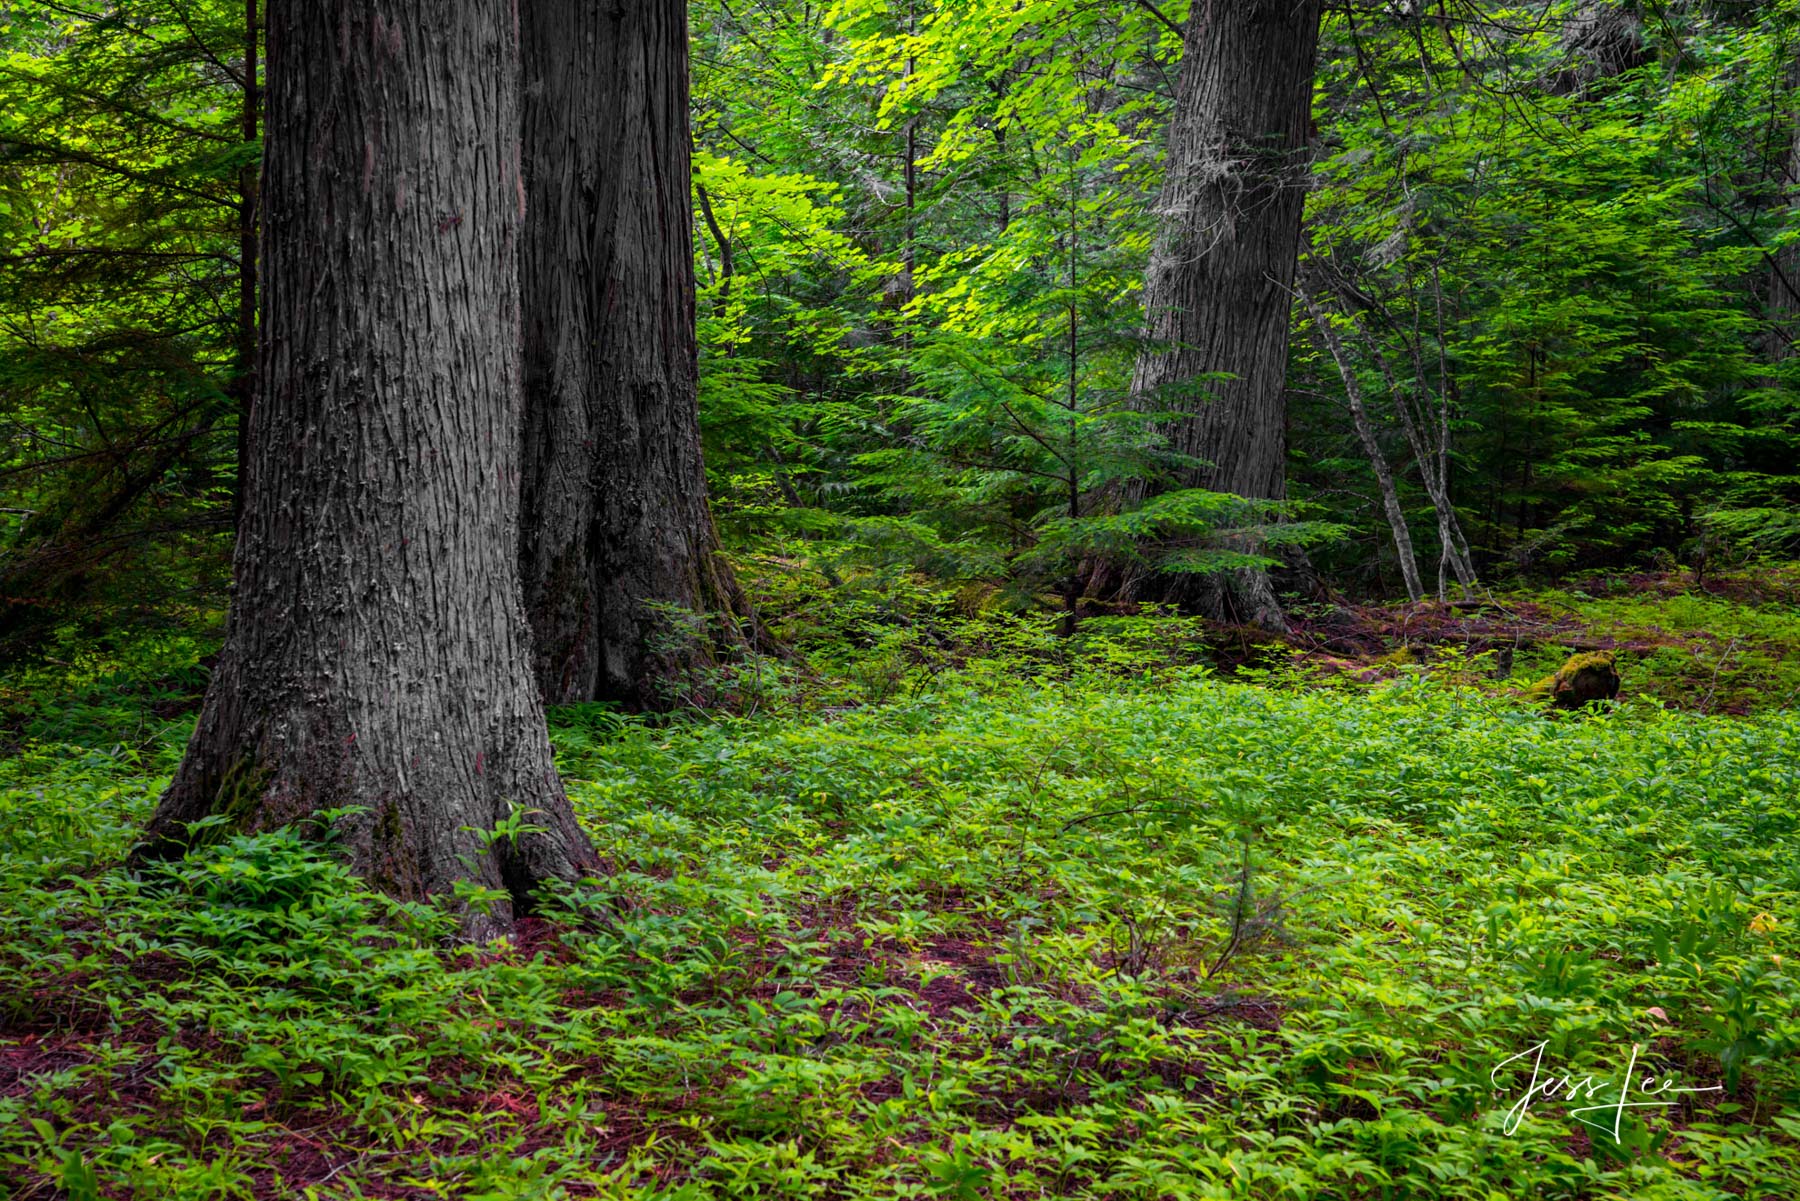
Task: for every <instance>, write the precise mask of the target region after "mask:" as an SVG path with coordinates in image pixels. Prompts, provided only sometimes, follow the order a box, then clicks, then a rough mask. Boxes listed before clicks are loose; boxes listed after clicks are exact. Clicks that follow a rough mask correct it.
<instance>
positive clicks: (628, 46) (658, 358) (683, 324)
mask: <svg viewBox="0 0 1800 1201" xmlns="http://www.w3.org/2000/svg"><path fill="white" fill-rule="evenodd" d="M521 18H522V22H523V39H524V81H525V88H524V112H523V122H524V123H523V129H524V156H525V158H524V161H525V177H526V182H525V186H526V193H527V197H528V201H529V203H528V209H527V211H528V213H529V214H530V215H529V218H528V220H527V222H526V231H525V240H524V244H523V247H522V250H521V255H520V272H521V281H522V291H523V297H524V312H525V334H524V337H525V341H524V347H525V352H524V354H525V357H524V373H525V398H526V401H525V421H524V448H525V449H524V456H525V457H524V471H525V476H524V507H523V520H522V527H521V539H520V554H521V558H520V571H521V577H522V581H523V584H524V592H525V607H526V612H527V615H528V616H529V618H530V621H531V626H532V630H533V632H534V634H535V641H536V663H535V667H536V676H537V682H538V686H539V688H540V689H541V691H542V693H543V696H544V699H545V700H546V701H549V702H552V703H557V702H563V701H582V700H595V699H602V700H624V701H627V702H629V703H633V704H637V705H643V706H654V705H657V704H659V703H662V702H664V701H665V700H666V699H667V697H666V696H665V695H663V693H664V690H663V689H662V688H661V687H660V685H661V684H662V683H663V682H665V681H667V680H668V679H670V678H671V677H673V676H675V675H677V674H679V672H680V671H681V670H682V669H683V668H685V667H687V666H689V665H691V664H694V663H703V662H705V661H706V660H708V659H710V657H711V655H712V653H713V651H714V649H715V648H716V644H717V641H718V639H720V638H721V637H722V638H724V639H726V640H735V639H736V638H737V637H738V627H737V622H738V621H739V620H740V619H744V618H748V617H749V608H748V605H747V604H746V602H745V601H744V598H743V595H742V593H741V592H740V591H739V589H738V587H737V584H736V581H735V580H734V579H733V577H732V574H731V571H730V568H729V567H728V565H727V564H726V563H725V561H724V560H723V558H722V557H721V556H720V555H719V545H718V535H717V533H716V532H715V530H714V527H713V523H712V517H711V514H710V513H709V511H708V509H707V503H706V475H705V471H704V469H703V467H702V465H701V460H700V425H699V400H698V376H697V352H696V343H695V332H694V261H693V243H692V234H691V222H692V214H691V210H690V201H689V190H688V189H689V185H690V175H691V168H690V165H689V135H688V73H687V10H686V8H685V6H684V5H683V4H681V3H680V2H679V0H624V2H623V3H622V4H619V5H594V4H586V3H582V2H581V0H524V3H523V5H522V9H521ZM671 606H672V607H674V608H676V609H679V610H685V611H687V612H689V613H692V614H697V615H703V616H706V617H709V618H717V619H719V620H718V625H719V626H721V627H723V628H715V629H713V630H709V631H697V630H694V629H691V628H689V627H688V626H687V625H686V623H684V622H683V621H682V620H681V619H680V618H679V617H676V616H672V615H671V614H670V613H669V607H671Z"/></svg>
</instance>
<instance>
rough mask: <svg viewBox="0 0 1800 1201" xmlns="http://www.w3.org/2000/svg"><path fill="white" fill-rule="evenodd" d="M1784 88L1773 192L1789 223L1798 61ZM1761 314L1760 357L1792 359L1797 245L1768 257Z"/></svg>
mask: <svg viewBox="0 0 1800 1201" xmlns="http://www.w3.org/2000/svg"><path fill="white" fill-rule="evenodd" d="M1787 85H1788V94H1787V97H1786V101H1787V104H1786V107H1787V109H1788V150H1787V157H1786V161H1785V162H1784V163H1783V165H1782V173H1781V179H1780V187H1779V188H1778V189H1777V192H1778V194H1779V195H1780V196H1781V197H1782V198H1783V200H1784V202H1785V204H1784V207H1786V208H1787V210H1788V219H1789V220H1792V219H1793V218H1794V216H1795V210H1796V209H1797V208H1800V204H1797V203H1796V201H1795V200H1794V197H1795V196H1796V194H1797V193H1800V58H1796V59H1795V60H1793V61H1792V62H1791V63H1789V65H1788V73H1787ZM1765 312H1766V322H1767V327H1768V333H1767V335H1766V336H1765V341H1764V357H1765V358H1766V360H1767V361H1768V362H1770V363H1781V362H1785V361H1786V360H1787V359H1789V358H1791V357H1793V354H1794V342H1795V340H1796V339H1800V243H1793V242H1790V243H1788V244H1787V245H1785V246H1783V247H1782V248H1781V249H1779V250H1777V251H1775V253H1774V255H1773V256H1772V257H1771V259H1770V262H1769V302H1768V304H1767V306H1766V308H1765Z"/></svg>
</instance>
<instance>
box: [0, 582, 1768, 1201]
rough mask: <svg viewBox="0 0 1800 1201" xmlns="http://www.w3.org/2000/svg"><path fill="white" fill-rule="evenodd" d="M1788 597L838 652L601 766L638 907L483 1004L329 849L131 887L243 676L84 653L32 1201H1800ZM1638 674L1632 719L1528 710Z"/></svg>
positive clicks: (564, 897) (22, 893)
mask: <svg viewBox="0 0 1800 1201" xmlns="http://www.w3.org/2000/svg"><path fill="white" fill-rule="evenodd" d="M1770 579H1773V580H1774V582H1773V583H1770V582H1769V581H1770ZM1656 581H1662V582H1661V583H1657V582H1656ZM1761 584H1762V585H1763V586H1766V587H1767V588H1769V589H1773V591H1770V592H1769V593H1768V594H1767V595H1763V596H1761V597H1758V596H1755V595H1749V594H1747V593H1745V592H1741V591H1739V592H1734V591H1732V589H1733V588H1734V587H1737V586H1735V585H1732V584H1730V583H1725V584H1721V585H1717V587H1718V588H1719V589H1720V591H1718V592H1712V591H1701V590H1698V589H1695V588H1693V587H1691V586H1683V585H1682V584H1681V583H1680V581H1678V580H1674V579H1673V578H1671V577H1654V578H1652V577H1645V578H1643V579H1641V580H1639V581H1637V582H1632V581H1629V580H1628V581H1624V582H1622V583H1621V584H1620V585H1619V586H1617V587H1612V586H1608V585H1606V584H1605V582H1603V581H1599V582H1590V583H1588V584H1586V585H1584V586H1582V587H1580V588H1571V589H1569V590H1567V591H1565V592H1562V593H1557V594H1544V593H1538V594H1534V595H1532V596H1530V597H1525V596H1522V595H1521V596H1504V597H1499V598H1496V600H1497V602H1498V604H1497V605H1496V606H1492V607H1484V608H1476V607H1472V606H1471V607H1465V608H1460V609H1443V608H1440V607H1436V606H1430V607H1427V606H1415V607H1413V608H1411V609H1406V608H1403V607H1399V606H1390V607H1385V608H1374V607H1371V608H1366V609H1364V608H1354V609H1351V608H1346V609H1343V610H1342V611H1339V612H1333V611H1330V610H1325V609H1319V610H1316V611H1313V610H1308V611H1303V612H1302V613H1300V614H1299V615H1298V617H1297V622H1296V631H1295V635H1294V638H1293V645H1288V646H1285V647H1283V648H1280V649H1277V650H1270V649H1268V648H1264V649H1263V650H1262V651H1261V652H1259V653H1258V654H1256V655H1248V654H1240V653H1237V652H1235V651H1233V650H1231V648H1230V647H1229V646H1225V647H1224V649H1223V650H1221V640H1220V639H1219V638H1217V637H1216V636H1214V637H1213V638H1212V639H1211V641H1210V642H1208V641H1206V639H1204V638H1202V636H1201V634H1200V633H1199V632H1198V627H1197V626H1196V625H1195V624H1194V623H1190V622H1186V621H1185V620H1184V619H1176V618H1154V617H1147V618H1137V619H1117V620H1113V621H1099V622H1094V623H1091V624H1090V626H1089V627H1088V629H1087V630H1086V631H1085V632H1084V633H1083V635H1082V636H1081V639H1080V640H1079V641H1077V642H1074V643H1053V642H1049V641H1045V640H1044V639H1043V638H1040V637H1039V636H1038V633H1037V632H1036V630H1035V627H1028V624H1021V623H1017V622H1013V621H1010V620H1008V619H1002V618H998V617H992V616H982V615H975V616H942V615H933V614H935V613H936V611H935V610H929V607H928V606H924V605H914V606H911V607H903V608H902V609H896V608H895V606H894V603H893V601H892V598H891V597H871V598H868V599H867V600H866V605H865V607H864V608H859V607H858V604H855V603H849V602H846V601H843V600H842V599H841V598H840V601H839V603H838V605H837V609H838V610H839V611H840V616H839V620H841V622H842V623H843V624H842V625H841V627H839V628H838V629H837V630H835V631H830V630H827V631H825V632H823V633H818V631H819V630H820V629H821V628H822V627H820V626H819V624H818V623H817V622H816V621H814V624H813V625H812V626H811V627H810V628H812V629H814V631H815V635H816V636H815V637H814V638H813V639H812V641H811V642H808V641H807V639H805V638H796V639H795V641H796V644H797V645H800V646H801V648H802V649H801V651H800V653H799V655H798V656H797V660H798V661H797V662H787V663H785V664H776V665H766V666H758V667H757V668H756V669H755V673H754V676H753V677H752V676H749V675H746V674H744V673H740V675H739V677H738V678H736V679H734V680H731V681H721V680H709V681H699V682H696V684H695V689H696V693H698V692H700V691H702V690H704V689H708V688H710V689H713V690H715V691H718V690H723V689H725V688H726V687H727V686H728V685H729V687H730V688H731V689H732V690H733V692H732V695H733V696H734V697H735V698H736V700H737V705H736V707H737V708H738V710H739V711H740V715H739V716H732V717H723V716H719V715H717V714H716V713H715V714H713V715H709V716H698V715H697V716H694V717H691V718H684V719H681V720H678V721H675V722H673V723H666V724H661V725H653V724H647V723H644V722H641V721H637V720H627V719H622V718H620V717H618V716H617V715H615V714H613V713H611V712H610V711H608V710H605V709H603V708H600V707H597V706H577V707H573V708H570V709H566V710H561V711H558V712H557V713H555V714H554V715H553V719H552V727H553V728H552V735H553V739H554V741H555V744H556V746H557V750H558V755H559V762H560V766H561V768H562V771H563V773H564V776H565V779H566V780H567V781H568V784H569V789H570V792H571V795H572V797H573V799H574V801H575V803H576V806H577V810H578V812H579V813H580V815H581V817H582V819H583V821H584V823H585V824H586V826H587V828H588V829H589V830H590V831H591V833H592V835H593V837H594V839H595V841H596V844H597V845H598V846H599V848H600V850H601V852H602V854H603V855H604V856H605V857H606V859H607V860H608V862H609V863H610V864H611V865H612V868H613V870H612V871H611V873H610V874H608V875H607V876H605V877H604V878H603V879H601V880H599V881H596V882H593V883H592V884H590V885H587V886H584V887H583V888H581V889H578V890H568V891H565V892H564V893H562V894H561V895H558V896H556V897H554V898H547V899H546V902H545V905H544V907H543V908H542V909H541V911H540V912H539V913H538V914H537V915H535V916H534V917H532V918H529V919H526V920H525V921H524V922H522V923H521V924H520V928H519V931H518V934H517V936H516V937H515V938H514V939H513V940H512V941H510V942H501V943H495V944H492V945H488V946H480V947H467V946H463V947H459V946H455V945H454V944H452V943H451V942H450V941H449V940H448V939H447V937H446V936H447V933H448V930H449V927H448V926H447V925H446V919H445V918H444V917H443V916H442V914H440V913H438V912H436V911H433V910H431V909H428V908H425V907H422V906H406V905H401V904H398V903H395V902H393V901H390V900H387V899H385V898H382V897H380V896H376V895H371V894H369V893H366V892H364V891H363V890H362V889H361V888H360V887H359V886H358V884H357V883H356V881H354V880H353V879H351V878H349V877H348V876H346V875H345V873H344V872H343V871H342V870H341V869H340V868H339V867H338V866H337V865H336V863H335V862H334V861H333V860H332V858H331V857H330V855H329V853H328V851H326V850H323V849H321V848H319V847H317V846H315V845H310V844H308V843H306V842H304V841H302V840H301V839H300V838H298V837H297V836H296V835H294V834H292V833H291V832H280V833H272V834H263V835H257V836H243V837H238V838H235V839H232V840H229V841H227V842H226V843H224V844H223V845H221V846H218V847H215V848H213V849H210V850H207V851H205V852H202V853H198V854H196V855H195V856H193V857H191V858H190V859H188V860H187V861H185V862H182V863H179V864H175V865H170V866H168V867H167V868H163V869H157V870H155V871H152V872H147V873H145V874H143V875H140V876H135V877H134V876H132V875H131V874H129V873H127V872H125V871H124V870H123V869H121V868H119V867H118V866H116V864H117V861H118V859H119V857H120V855H121V853H122V852H123V850H124V849H125V848H126V847H127V846H128V845H129V844H130V842H131V840H132V838H133V836H134V834H135V831H136V829H137V828H138V825H139V823H140V822H141V821H142V820H143V818H144V816H145V815H146V813H147V810H148V808H149V806H150V805H151V804H152V803H153V801H154V798H155V796H156V794H157V792H158V790H159V789H160V788H161V787H162V786H163V784H164V783H165V782H166V780H167V778H168V774H169V773H170V771H171V770H172V768H173V766H174V764H175V762H176V761H177V759H178V757H179V754H180V750H181V745H182V741H183V739H184V737H185V734H186V731H187V730H188V728H189V727H190V725H191V721H192V717H191V710H192V706H193V701H194V697H195V696H197V695H198V691H199V689H200V688H201V687H203V685H204V679H205V672H204V669H203V668H202V667H200V666H199V660H200V657H201V652H202V651H203V650H204V649H205V645H204V642H203V641H200V640H194V639H190V638H181V637H165V638H162V639H160V640H159V639H148V640H145V639H140V640H138V641H136V642H131V643H121V644H117V645H113V646H110V647H108V646H104V645H101V644H99V643H94V644H88V645H85V646H84V647H83V648H82V649H79V650H64V651H63V652H62V653H61V654H60V657H58V656H53V659H57V660H58V661H50V662H46V663H43V664H39V665H37V666H34V667H32V668H30V669H29V670H27V669H20V670H18V671H15V672H14V673H12V674H11V675H10V676H9V677H7V679H6V680H5V682H4V683H3V684H0V707H3V708H4V717H3V719H0V720H3V721H4V723H5V726H6V733H5V734H4V735H0V737H4V738H5V739H6V740H7V741H8V743H9V747H8V750H9V754H8V757H7V758H6V759H5V760H4V761H3V762H0V1197H17V1198H31V1197H46V1198H47V1197H53V1196H68V1197H71V1198H76V1199H85V1198H94V1197H117V1198H125V1197H151V1196H169V1197H179V1198H188V1197H221V1198H224V1197H257V1198H276V1197H296V1196H317V1197H334V1198H335V1197H344V1198H350V1197H396V1198H398V1197H418V1198H427V1197H466V1198H503V1197H504V1198H526V1197H543V1198H554V1197H618V1198H626V1197H630V1198H646V1199H647V1198H721V1199H724V1198H731V1199H736V1198H750V1197H792V1198H809V1197H841V1198H863V1197H948V1198H977V1197H989V1196H991V1197H1017V1198H1024V1197H1081V1198H1101V1197H1106V1198H1181V1197H1195V1198H1199V1197H1207V1198H1211V1197H1270V1198H1273V1197H1294V1198H1314V1197H1370V1198H1373V1197H1455V1198H1470V1199H1481V1201H1490V1199H1492V1198H1515V1197H1516V1198H1553V1197H1570V1198H1574V1197H1595V1198H1600V1197H1634V1198H1638V1197H1643V1198H1668V1197H1696V1198H1699V1197H1707V1198H1713V1197H1768V1198H1791V1197H1794V1196H1800V979H1796V976H1795V973H1794V967H1793V965H1794V958H1795V956H1797V955H1800V937H1797V934H1796V931H1797V930H1800V867H1797V866H1796V864H1797V863H1800V856H1797V855H1796V853H1795V852H1796V851H1797V850H1800V711H1797V710H1796V709H1795V708H1794V707H1793V704H1794V701H1793V693H1792V692H1791V691H1789V692H1787V693H1785V694H1784V693H1783V692H1782V691H1781V690H1782V689H1783V688H1790V689H1791V688H1792V687H1793V686H1794V684H1795V683H1797V682H1800V681H1796V680H1794V679H1792V678H1791V675H1792V673H1794V672H1796V671H1800V667H1796V661H1797V658H1800V657H1797V656H1795V655H1792V654H1790V653H1789V652H1788V651H1786V650H1784V649H1783V648H1792V647H1795V646H1800V609H1797V608H1796V607H1795V605H1794V599H1793V595H1792V594H1791V593H1786V592H1782V591H1781V589H1782V588H1786V587H1789V586H1790V585H1789V584H1788V583H1782V582H1781V580H1780V578H1779V577H1769V578H1765V579H1764V580H1763V581H1761ZM1750 586H1751V585H1750V584H1748V583H1746V584H1744V585H1743V587H1750ZM859 603H863V602H859ZM928 610H929V611H928ZM884 614H885V618H884V617H883V615H884ZM787 620H788V624H787V627H786V632H787V633H788V635H789V636H790V637H793V636H794V635H795V634H796V632H797V631H800V630H802V629H803V628H807V627H806V623H807V621H809V620H812V619H810V618H808V617H807V615H806V614H805V613H803V612H800V611H799V610H798V609H797V608H796V609H795V610H794V611H793V612H792V613H790V614H788V615H787ZM1508 623H1512V624H1511V626H1508ZM1390 627H1391V628H1390ZM1502 627H1506V629H1502ZM1421 630H1423V631H1425V633H1421V632H1420V631H1421ZM1507 630H1510V632H1507ZM846 631H849V632H846ZM870 631H874V632H873V633H871V632H870ZM1528 632H1530V634H1531V636H1529V637H1527V636H1526V634H1527V633H1528ZM1433 635H1435V636H1433ZM1446 635H1452V636H1446ZM1309 639H1310V640H1312V641H1313V643H1314V645H1311V646H1309V645H1308V644H1307V642H1308V640H1309ZM1508 639H1510V642H1507V640H1508ZM1598 639H1610V640H1612V641H1613V644H1614V647H1615V648H1616V649H1617V651H1618V654H1619V657H1620V659H1621V662H1622V663H1623V664H1624V666H1625V677H1626V695H1625V696H1624V697H1623V698H1622V700H1621V702H1620V703H1619V704H1617V705H1615V706H1614V707H1612V708H1611V709H1610V710H1608V711H1604V712H1591V713H1579V714H1551V713H1547V712H1545V711H1544V710H1543V709H1542V708H1541V706H1538V705H1535V704H1533V703H1530V702H1528V701H1526V700H1525V699H1523V698H1522V697H1521V696H1519V695H1518V693H1519V688H1518V684H1519V683H1520V682H1521V681H1522V680H1525V679H1528V678H1529V677H1530V675H1531V674H1532V673H1533V672H1535V671H1538V670H1539V669H1540V668H1543V667H1544V666H1545V665H1548V666H1549V667H1551V668H1553V667H1554V666H1555V664H1556V662H1560V657H1561V656H1562V655H1564V654H1566V653H1567V651H1568V649H1569V646H1570V645H1571V640H1572V641H1573V642H1590V641H1594V640H1598ZM1224 642H1225V643H1229V638H1227V639H1225V640H1224ZM1503 644H1504V645H1510V646H1511V647H1512V648H1513V654H1514V659H1513V663H1512V671H1511V673H1510V675H1509V676H1508V677H1507V678H1501V677H1500V675H1499V673H1498V671H1497V668H1498V666H1499V663H1500V651H1501V650H1502V649H1504V645H1503ZM1208 647H1210V648H1211V649H1210V650H1208V649H1207V648H1208ZM1415 647H1423V648H1425V649H1424V653H1423V654H1420V653H1419V652H1418V651H1417V650H1415V649H1413V648H1415ZM1325 659H1335V660H1339V661H1341V662H1342V663H1344V664H1348V665H1350V666H1349V668H1347V669H1346V668H1343V667H1337V668H1327V667H1323V666H1321V663H1320V661H1321V660H1325ZM1221 663H1223V664H1224V666H1223V667H1222V666H1221ZM1365 671H1368V672H1373V673H1374V675H1373V678H1372V679H1370V680H1366V681H1365V680H1363V679H1361V678H1360V673H1363V672H1365ZM1665 702H1679V707H1678V706H1677V704H1673V703H1665ZM1534 1065H1535V1070H1536V1073H1537V1075H1536V1079H1537V1084H1538V1089H1537V1091H1536V1092H1535V1093H1532V1094H1530V1095H1529V1096H1528V1090H1530V1088H1531V1082H1532V1081H1533V1079H1534ZM1647 1075H1648V1076H1654V1077H1655V1080H1654V1081H1650V1082H1646V1081H1645V1077H1646V1076H1647ZM1563 1077H1573V1078H1574V1081H1575V1082H1576V1083H1575V1084H1573V1085H1559V1086H1557V1087H1553V1088H1545V1087H1544V1086H1545V1084H1546V1081H1547V1080H1549V1079H1551V1078H1555V1079H1557V1080H1560V1079H1561V1078H1563ZM1590 1077H1591V1079H1587V1081H1586V1083H1581V1082H1582V1081H1583V1080H1584V1078H1590ZM1626 1079H1629V1080H1630V1085H1629V1088H1630V1095H1629V1097H1628V1098H1621V1096H1620V1084H1621V1081H1623V1080H1626ZM1571 1089H1575V1090H1578V1091H1577V1099H1570V1098H1569V1097H1568V1096H1567V1093H1568V1092H1569V1091H1571ZM1676 1090H1691V1091H1679V1092H1678V1091H1676ZM1622 1099H1623V1100H1627V1101H1628V1103H1629V1106H1630V1107H1627V1108H1624V1109H1616V1108H1615V1106H1616V1105H1617V1103H1618V1102H1619V1101H1620V1100H1622ZM1522 1101H1528V1103H1527V1104H1524V1105H1521V1102H1522ZM1584 1109H1585V1110H1586V1112H1578V1111H1581V1110H1584Z"/></svg>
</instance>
